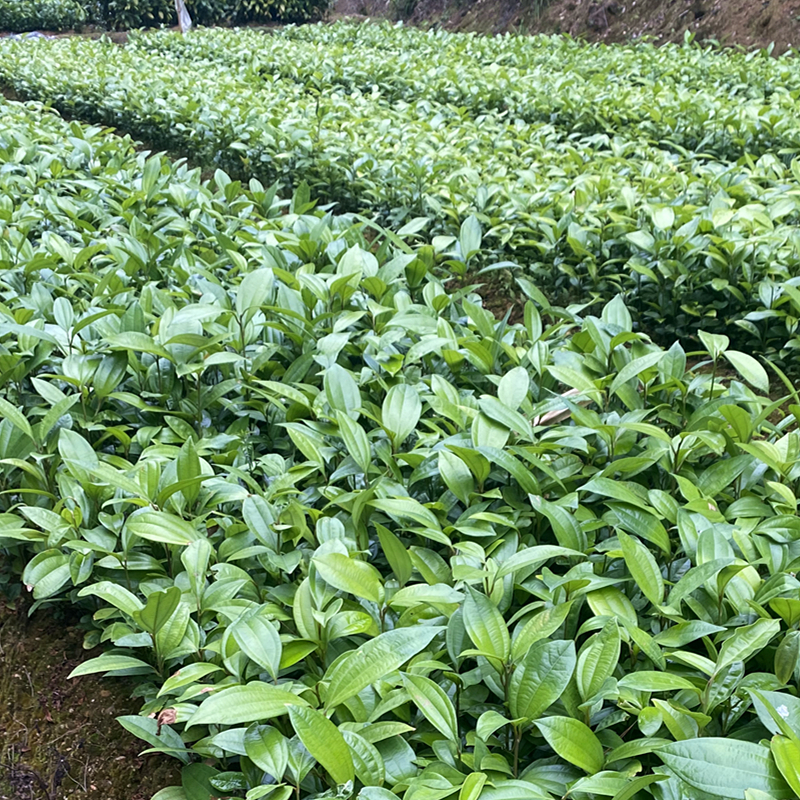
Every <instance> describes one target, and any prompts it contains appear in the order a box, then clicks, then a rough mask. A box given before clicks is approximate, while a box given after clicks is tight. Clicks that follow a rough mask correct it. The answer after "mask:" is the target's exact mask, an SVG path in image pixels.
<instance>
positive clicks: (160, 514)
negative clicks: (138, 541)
mask: <svg viewBox="0 0 800 800" xmlns="http://www.w3.org/2000/svg"><path fill="white" fill-rule="evenodd" d="M125 527H126V528H127V529H128V531H129V532H130V533H132V534H133V535H134V536H139V537H140V538H142V539H147V540H149V541H151V542H160V543H161V544H174V545H179V546H180V545H186V544H189V542H193V541H194V540H195V539H199V538H200V537H201V534H200V533H199V532H198V531H197V530H195V528H194V527H193V526H192V525H190V524H189V523H188V522H186V521H185V520H182V519H181V518H180V517H176V516H175V515H174V514H168V513H167V512H165V511H143V512H141V513H139V514H136V515H134V516H131V517H129V518H128V521H127V523H126V524H125Z"/></svg>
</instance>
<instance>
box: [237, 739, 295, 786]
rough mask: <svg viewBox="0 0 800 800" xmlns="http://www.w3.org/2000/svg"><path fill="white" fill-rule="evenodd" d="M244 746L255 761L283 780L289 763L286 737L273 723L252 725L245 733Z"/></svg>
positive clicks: (276, 777)
mask: <svg viewBox="0 0 800 800" xmlns="http://www.w3.org/2000/svg"><path fill="white" fill-rule="evenodd" d="M244 747H245V750H246V751H247V756H248V758H250V759H251V760H252V761H253V763H254V764H255V765H256V766H257V767H259V768H260V769H263V770H264V772H266V773H267V774H268V775H271V776H272V777H273V778H275V780H276V781H277V782H280V781H281V780H283V775H284V773H285V772H286V767H287V766H288V764H289V745H288V743H287V740H286V737H285V736H284V735H283V734H282V733H281V732H280V731H279V730H277V729H276V728H273V727H272V726H271V725H251V726H250V727H249V728H248V729H247V731H246V733H245V735H244Z"/></svg>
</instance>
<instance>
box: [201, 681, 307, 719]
mask: <svg viewBox="0 0 800 800" xmlns="http://www.w3.org/2000/svg"><path fill="white" fill-rule="evenodd" d="M305 705H308V703H306V701H305V700H303V698H302V697H298V696H297V695H296V694H293V693H292V692H288V691H286V689H279V688H277V687H275V686H270V685H269V684H267V683H259V682H253V683H248V684H246V685H244V686H231V687H230V688H226V689H221V690H220V691H218V692H216V693H215V694H212V695H211V696H209V697H207V698H206V699H205V700H204V701H203V702H202V703H201V704H200V707H199V708H198V709H197V711H195V712H194V714H192V716H191V718H190V719H189V722H188V724H187V726H186V727H187V728H190V727H192V726H193V725H238V724H240V723H242V722H259V721H260V720H264V719H272V718H273V717H279V716H281V715H283V714H287V713H288V709H289V706H305Z"/></svg>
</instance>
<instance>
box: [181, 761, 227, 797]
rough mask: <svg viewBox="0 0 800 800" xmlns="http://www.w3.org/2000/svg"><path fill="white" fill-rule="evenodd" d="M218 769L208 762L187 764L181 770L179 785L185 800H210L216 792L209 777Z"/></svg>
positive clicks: (215, 773) (216, 772)
mask: <svg viewBox="0 0 800 800" xmlns="http://www.w3.org/2000/svg"><path fill="white" fill-rule="evenodd" d="M217 774H218V771H217V770H216V769H214V767H212V766H210V765H209V764H189V765H188V766H186V767H184V768H183V769H182V770H181V786H182V787H183V792H184V794H185V795H186V800H212V798H215V797H216V796H217V794H218V792H217V790H216V789H215V788H214V787H213V786H212V785H211V779H212V778H213V777H214V776H215V775H217Z"/></svg>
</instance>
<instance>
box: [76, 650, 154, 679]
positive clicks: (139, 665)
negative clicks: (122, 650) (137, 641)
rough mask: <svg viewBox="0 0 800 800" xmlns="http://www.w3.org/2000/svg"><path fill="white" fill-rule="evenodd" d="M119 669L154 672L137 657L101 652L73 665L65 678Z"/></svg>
mask: <svg viewBox="0 0 800 800" xmlns="http://www.w3.org/2000/svg"><path fill="white" fill-rule="evenodd" d="M121 669H145V670H147V671H148V672H154V671H155V670H153V668H152V667H151V666H150V665H149V664H147V663H146V662H144V661H142V660H141V659H138V658H133V657H132V656H125V655H119V654H117V653H103V655H101V656H98V657H97V658H90V659H89V660H88V661H84V662H83V664H79V665H78V666H77V667H75V669H74V670H72V672H70V674H69V675H67V678H77V677H79V676H80V675H93V674H95V673H97V672H115V671H117V670H121Z"/></svg>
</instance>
